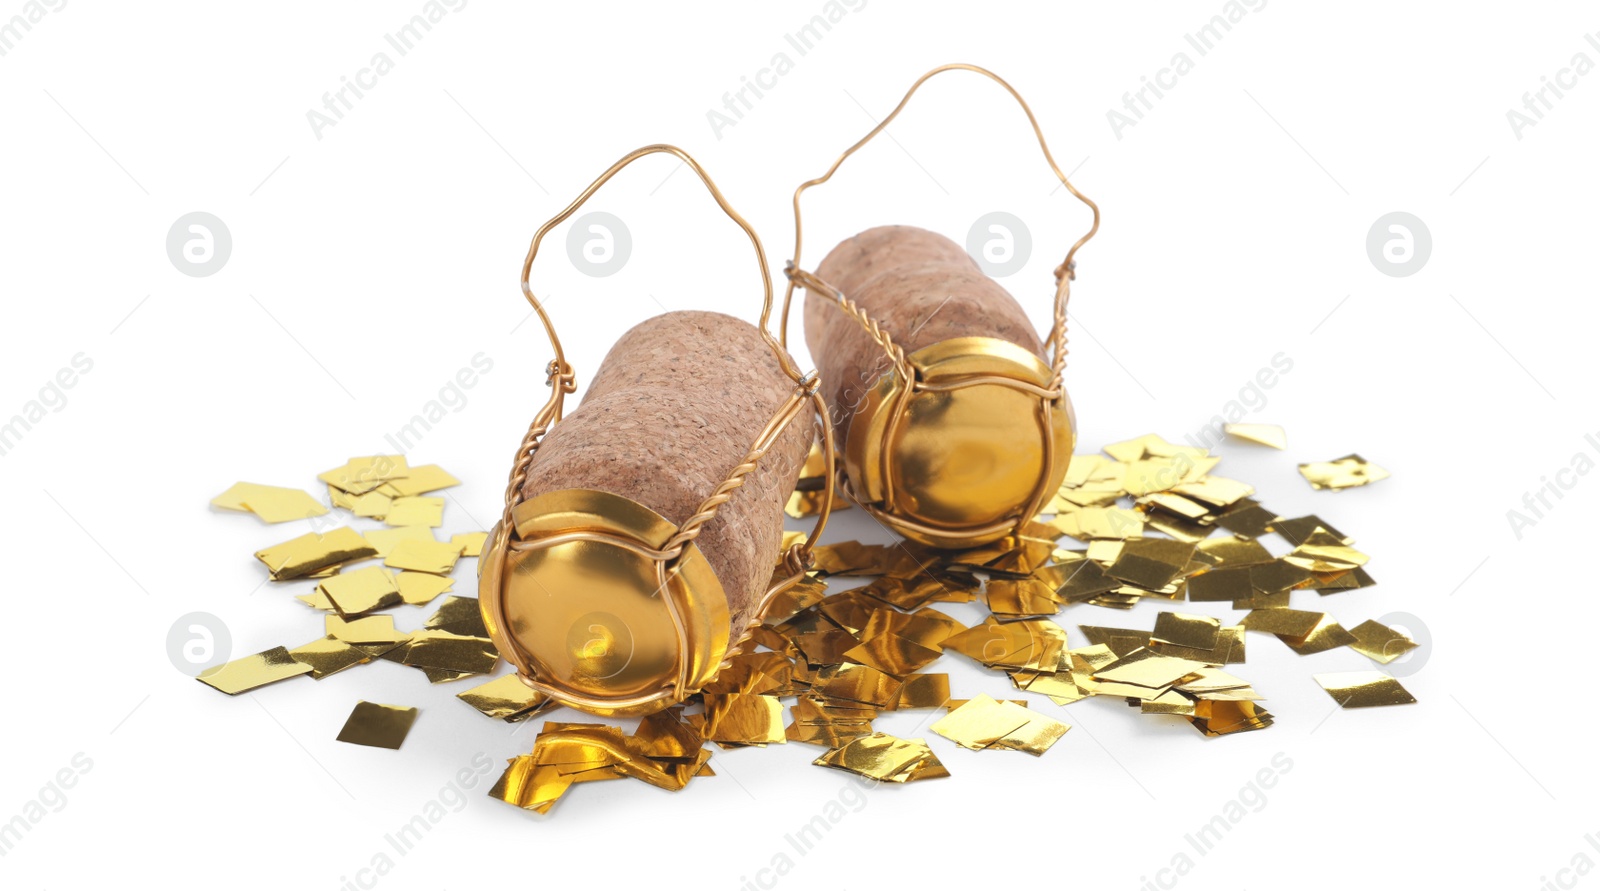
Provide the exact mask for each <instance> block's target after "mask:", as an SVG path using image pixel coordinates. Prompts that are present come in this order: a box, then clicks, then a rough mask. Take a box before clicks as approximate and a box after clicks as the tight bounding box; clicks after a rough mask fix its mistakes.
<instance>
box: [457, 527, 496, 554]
mask: <svg viewBox="0 0 1600 891" xmlns="http://www.w3.org/2000/svg"><path fill="white" fill-rule="evenodd" d="M488 540H489V533H487V532H462V533H458V534H456V535H452V536H450V543H451V544H452V545H460V546H461V556H463V557H477V556H480V555H481V554H482V553H483V544H484V542H486V541H488Z"/></svg>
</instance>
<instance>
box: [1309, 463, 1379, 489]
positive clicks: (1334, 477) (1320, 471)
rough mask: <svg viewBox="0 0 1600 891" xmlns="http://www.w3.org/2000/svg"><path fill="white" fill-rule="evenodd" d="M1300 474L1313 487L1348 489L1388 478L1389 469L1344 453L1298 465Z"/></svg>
mask: <svg viewBox="0 0 1600 891" xmlns="http://www.w3.org/2000/svg"><path fill="white" fill-rule="evenodd" d="M1300 475H1301V476H1303V477H1305V478H1306V482H1308V483H1310V484H1311V488H1313V489H1348V488H1351V487H1352V486H1365V485H1367V484H1368V483H1375V482H1377V481H1378V480H1382V479H1388V478H1389V471H1387V470H1384V469H1383V468H1382V467H1379V466H1378V465H1376V464H1372V463H1369V462H1368V461H1367V459H1365V458H1363V457H1361V456H1360V455H1345V456H1344V457H1343V458H1338V459H1336V460H1333V461H1313V462H1312V463H1310V464H1302V465H1300Z"/></svg>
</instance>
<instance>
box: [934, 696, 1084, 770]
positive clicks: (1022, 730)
mask: <svg viewBox="0 0 1600 891" xmlns="http://www.w3.org/2000/svg"><path fill="white" fill-rule="evenodd" d="M930 729H931V730H933V732H934V733H937V734H939V735H940V736H942V737H944V738H945V739H948V740H951V741H952V742H954V743H956V744H957V745H959V746H962V747H964V748H968V749H1014V750H1016V751H1019V752H1027V753H1028V754H1030V755H1035V756H1037V755H1042V754H1044V753H1045V751H1046V750H1048V749H1049V748H1050V747H1051V746H1053V745H1055V743H1056V740H1059V739H1060V738H1061V737H1062V736H1064V735H1065V734H1066V732H1067V730H1069V729H1070V728H1069V727H1068V726H1067V725H1066V724H1063V723H1061V722H1060V721H1057V720H1054V719H1052V718H1049V717H1046V716H1045V715H1041V714H1039V713H1038V712H1035V711H1033V710H1031V709H1028V708H1025V707H1023V706H1020V705H1017V704H1016V703H1014V702H997V701H996V700H994V699H993V698H991V697H989V696H987V695H984V694H981V693H980V694H979V695H977V696H976V697H974V698H972V699H969V700H967V702H966V703H965V704H963V705H962V706H961V707H960V708H957V709H954V710H952V711H951V712H950V713H949V714H947V715H945V716H944V717H943V718H940V719H939V720H938V721H936V722H934V724H933V726H932V727H931V728H930Z"/></svg>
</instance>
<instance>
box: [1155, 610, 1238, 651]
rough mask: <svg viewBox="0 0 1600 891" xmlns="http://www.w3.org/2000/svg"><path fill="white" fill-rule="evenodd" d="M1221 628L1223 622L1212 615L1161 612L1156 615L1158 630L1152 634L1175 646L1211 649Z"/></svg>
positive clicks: (1214, 645) (1215, 643)
mask: <svg viewBox="0 0 1600 891" xmlns="http://www.w3.org/2000/svg"><path fill="white" fill-rule="evenodd" d="M1221 630H1222V622H1220V621H1218V620H1217V619H1213V618H1211V617H1210V616H1193V615H1189V614H1187V613H1161V614H1160V615H1157V616H1156V630H1155V631H1153V632H1151V635H1150V636H1151V637H1154V638H1156V639H1157V640H1163V641H1166V642H1167V643H1169V644H1173V645H1175V646H1180V647H1188V648H1190V649H1195V650H1210V649H1213V648H1215V647H1216V645H1217V635H1218V634H1219V633H1220V632H1221Z"/></svg>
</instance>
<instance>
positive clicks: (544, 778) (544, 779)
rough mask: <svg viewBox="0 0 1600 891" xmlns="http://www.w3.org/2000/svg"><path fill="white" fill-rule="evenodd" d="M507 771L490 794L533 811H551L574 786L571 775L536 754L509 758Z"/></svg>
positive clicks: (507, 802) (492, 796)
mask: <svg viewBox="0 0 1600 891" xmlns="http://www.w3.org/2000/svg"><path fill="white" fill-rule="evenodd" d="M507 764H508V766H507V767H506V772H505V773H503V774H501V775H500V779H499V780H496V781H495V784H494V786H493V788H491V789H490V790H489V797H490V798H497V799H499V800H501V801H503V802H505V803H506V804H514V805H516V806H517V807H520V808H524V809H526V810H530V811H534V812H536V813H540V814H548V813H550V809H551V808H552V807H555V803H556V802H557V801H559V800H560V798H561V796H562V795H564V794H566V791H567V789H569V788H570V787H571V786H572V778H571V777H570V776H568V775H565V774H563V773H562V772H561V769H560V767H558V766H557V765H554V764H540V763H539V762H538V759H537V758H536V756H533V755H518V756H517V757H515V758H512V759H510V761H508V762H507Z"/></svg>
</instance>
